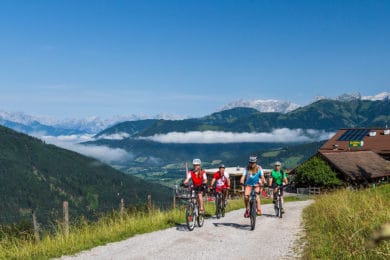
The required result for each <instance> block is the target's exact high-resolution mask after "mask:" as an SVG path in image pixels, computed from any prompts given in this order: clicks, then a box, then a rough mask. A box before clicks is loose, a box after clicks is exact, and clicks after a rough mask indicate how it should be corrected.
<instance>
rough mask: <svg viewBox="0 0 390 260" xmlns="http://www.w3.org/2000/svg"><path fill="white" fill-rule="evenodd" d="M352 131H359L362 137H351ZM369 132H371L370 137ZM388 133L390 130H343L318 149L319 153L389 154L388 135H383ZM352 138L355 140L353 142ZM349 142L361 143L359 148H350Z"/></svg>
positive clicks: (389, 140)
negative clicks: (362, 152) (370, 152)
mask: <svg viewBox="0 0 390 260" xmlns="http://www.w3.org/2000/svg"><path fill="white" fill-rule="evenodd" d="M354 131H355V132H359V131H360V133H362V135H353V132H354ZM370 132H372V134H371V136H370ZM389 132H390V130H389V129H385V128H343V129H340V130H339V131H338V132H337V133H336V134H335V135H334V136H333V137H332V138H330V139H329V141H327V142H326V143H325V144H324V145H323V146H322V147H321V148H320V149H319V152H326V153H328V152H340V151H373V152H375V153H377V154H390V134H385V133H389ZM348 133H352V135H350V136H349V137H350V138H348ZM364 133H366V134H364ZM344 137H347V138H344ZM354 138H355V139H356V140H353V139H354ZM340 139H344V140H340ZM345 139H346V140H345ZM348 139H352V140H348ZM359 139H361V140H359ZM350 141H363V142H362V146H360V147H350Z"/></svg>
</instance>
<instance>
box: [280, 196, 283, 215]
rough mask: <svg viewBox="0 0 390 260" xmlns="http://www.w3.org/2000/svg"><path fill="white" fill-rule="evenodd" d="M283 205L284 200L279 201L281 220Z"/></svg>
mask: <svg viewBox="0 0 390 260" xmlns="http://www.w3.org/2000/svg"><path fill="white" fill-rule="evenodd" d="M282 208H283V205H282V199H280V200H279V218H282V217H283V211H282Z"/></svg>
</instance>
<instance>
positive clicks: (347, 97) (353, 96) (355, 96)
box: [315, 92, 390, 101]
mask: <svg viewBox="0 0 390 260" xmlns="http://www.w3.org/2000/svg"><path fill="white" fill-rule="evenodd" d="M321 99H330V100H339V101H351V100H371V101H378V100H386V99H390V92H381V93H379V94H376V95H373V96H362V94H360V93H359V92H356V93H345V94H342V95H340V96H337V97H334V98H332V97H326V96H317V97H315V101H318V100H321Z"/></svg>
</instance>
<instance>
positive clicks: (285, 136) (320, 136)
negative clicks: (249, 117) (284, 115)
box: [140, 128, 334, 144]
mask: <svg viewBox="0 0 390 260" xmlns="http://www.w3.org/2000/svg"><path fill="white" fill-rule="evenodd" d="M333 134H334V133H328V132H325V131H319V130H313V129H309V130H306V129H288V128H280V129H274V130H273V131H272V132H270V133H267V132H261V133H233V132H218V131H204V132H200V131H193V132H186V133H181V132H170V133H167V134H156V135H153V136H148V137H140V139H145V140H151V141H155V142H160V143H182V144H185V143H199V144H210V143H251V142H261V143H292V142H313V141H320V140H326V139H329V138H330V137H331V136H332V135H333Z"/></svg>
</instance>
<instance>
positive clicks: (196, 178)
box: [187, 170, 207, 187]
mask: <svg viewBox="0 0 390 260" xmlns="http://www.w3.org/2000/svg"><path fill="white" fill-rule="evenodd" d="M189 177H191V179H192V184H193V185H194V186H195V187H196V186H200V185H202V184H203V181H205V180H207V176H206V172H205V171H204V170H201V172H200V174H199V175H198V174H197V173H196V172H194V171H192V170H191V171H189V173H188V175H187V178H189Z"/></svg>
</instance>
